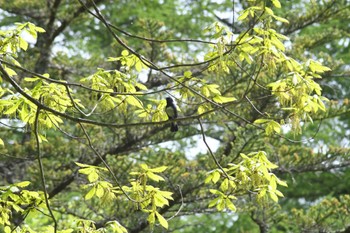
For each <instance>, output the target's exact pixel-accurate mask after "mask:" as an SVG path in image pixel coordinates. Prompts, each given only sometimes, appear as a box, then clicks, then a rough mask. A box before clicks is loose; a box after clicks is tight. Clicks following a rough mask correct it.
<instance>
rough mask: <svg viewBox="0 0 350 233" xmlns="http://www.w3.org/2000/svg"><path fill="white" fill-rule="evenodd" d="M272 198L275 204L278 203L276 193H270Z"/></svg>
mask: <svg viewBox="0 0 350 233" xmlns="http://www.w3.org/2000/svg"><path fill="white" fill-rule="evenodd" d="M269 195H270V198H271V199H272V200H273V201H274V202H278V197H277V195H276V194H275V192H269Z"/></svg>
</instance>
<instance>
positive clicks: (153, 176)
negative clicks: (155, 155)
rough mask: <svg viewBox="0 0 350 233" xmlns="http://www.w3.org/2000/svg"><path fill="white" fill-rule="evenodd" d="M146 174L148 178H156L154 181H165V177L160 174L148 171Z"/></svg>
mask: <svg viewBox="0 0 350 233" xmlns="http://www.w3.org/2000/svg"><path fill="white" fill-rule="evenodd" d="M146 175H147V177H148V178H150V179H151V180H154V181H156V182H159V181H164V178H163V177H161V176H158V175H156V174H154V173H153V172H150V171H148V172H147V173H146Z"/></svg>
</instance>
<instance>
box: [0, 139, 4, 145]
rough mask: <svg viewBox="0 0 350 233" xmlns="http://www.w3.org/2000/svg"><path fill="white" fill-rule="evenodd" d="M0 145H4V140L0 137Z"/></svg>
mask: <svg viewBox="0 0 350 233" xmlns="http://www.w3.org/2000/svg"><path fill="white" fill-rule="evenodd" d="M0 146H5V144H4V141H3V140H2V139H1V138H0Z"/></svg>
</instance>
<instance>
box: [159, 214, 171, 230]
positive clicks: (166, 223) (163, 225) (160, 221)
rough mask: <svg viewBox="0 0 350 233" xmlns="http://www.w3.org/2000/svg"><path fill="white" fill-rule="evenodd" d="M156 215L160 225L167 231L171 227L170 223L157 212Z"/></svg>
mask: <svg viewBox="0 0 350 233" xmlns="http://www.w3.org/2000/svg"><path fill="white" fill-rule="evenodd" d="M156 215H157V219H158V221H159V223H160V225H162V227H164V228H165V229H168V227H169V225H168V221H167V220H166V219H165V218H164V217H163V216H162V215H161V214H159V213H158V212H157V211H156Z"/></svg>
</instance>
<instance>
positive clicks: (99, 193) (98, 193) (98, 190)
mask: <svg viewBox="0 0 350 233" xmlns="http://www.w3.org/2000/svg"><path fill="white" fill-rule="evenodd" d="M103 194H104V189H103V188H102V187H100V186H99V185H97V187H96V196H97V197H99V198H101V197H102V196H103Z"/></svg>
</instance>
